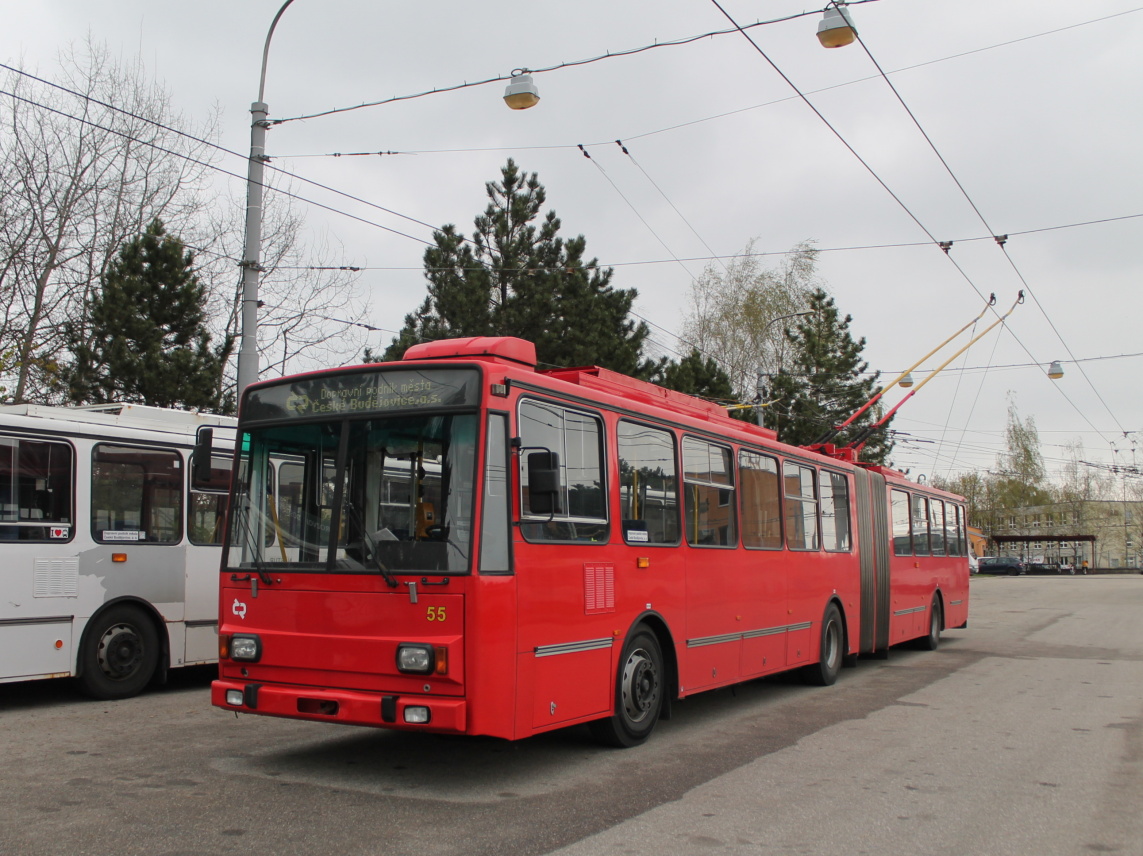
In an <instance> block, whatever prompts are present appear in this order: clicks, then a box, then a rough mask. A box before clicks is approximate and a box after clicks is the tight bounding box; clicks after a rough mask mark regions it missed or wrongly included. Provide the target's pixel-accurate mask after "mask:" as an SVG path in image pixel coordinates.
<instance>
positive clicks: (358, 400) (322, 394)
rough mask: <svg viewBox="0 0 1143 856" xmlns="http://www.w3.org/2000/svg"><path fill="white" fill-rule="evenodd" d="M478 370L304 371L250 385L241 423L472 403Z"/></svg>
mask: <svg viewBox="0 0 1143 856" xmlns="http://www.w3.org/2000/svg"><path fill="white" fill-rule="evenodd" d="M479 402H480V373H479V372H478V371H477V370H475V369H416V370H404V369H396V370H391V371H373V372H345V373H338V374H329V375H320V376H319V375H309V376H303V377H299V378H294V379H293V380H290V381H286V382H283V383H280V384H275V385H274V386H267V387H261V388H259V389H252V390H250V391H249V392H248V393H247V394H246V399H245V401H244V402H243V404H242V420H243V422H263V421H267V420H278V419H309V418H314V417H321V416H329V417H342V416H354V415H368V414H370V413H386V412H390V411H394V410H403V411H407V410H437V409H439V408H442V407H449V408H451V407H475V406H476V405H477V404H478V403H479Z"/></svg>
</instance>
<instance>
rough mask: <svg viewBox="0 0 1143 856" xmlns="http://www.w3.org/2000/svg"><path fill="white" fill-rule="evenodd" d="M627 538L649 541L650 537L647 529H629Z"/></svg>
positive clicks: (629, 539)
mask: <svg viewBox="0 0 1143 856" xmlns="http://www.w3.org/2000/svg"><path fill="white" fill-rule="evenodd" d="M627 540H628V541H649V540H650V539H649V538H648V536H647V530H646V529H628V530H627Z"/></svg>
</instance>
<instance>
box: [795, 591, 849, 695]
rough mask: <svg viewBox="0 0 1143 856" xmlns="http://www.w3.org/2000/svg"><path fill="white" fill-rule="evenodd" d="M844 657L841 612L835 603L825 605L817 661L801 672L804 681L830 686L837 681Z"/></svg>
mask: <svg viewBox="0 0 1143 856" xmlns="http://www.w3.org/2000/svg"><path fill="white" fill-rule="evenodd" d="M844 657H845V628H844V627H843V626H842V623H841V612H840V611H839V610H838V608H837V604H836V603H831V604H830V605H829V606H828V607H826V611H825V616H824V617H823V618H822V639H821V648H820V650H819V652H818V661H817V662H816V663H814V665H812V666H807V667H806V671H805V672H803V673H802V674H803V675H804V676H805V678H806V682H807V683H810V684H813V685H814V686H818V687H828V686H832V685H833V684H834V683H835V682H836V681H837V675H838V672H840V671H841V664H842V660H843V659H844Z"/></svg>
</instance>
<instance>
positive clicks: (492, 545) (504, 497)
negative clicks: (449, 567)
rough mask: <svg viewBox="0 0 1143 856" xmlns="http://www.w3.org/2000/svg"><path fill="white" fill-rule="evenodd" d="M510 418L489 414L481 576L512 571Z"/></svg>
mask: <svg viewBox="0 0 1143 856" xmlns="http://www.w3.org/2000/svg"><path fill="white" fill-rule="evenodd" d="M511 496H512V494H511V492H510V491H509V490H508V414H506V413H490V414H488V443H487V446H486V447H485V454H484V511H483V518H482V519H481V521H480V572H481V573H507V572H508V571H510V570H512V565H511V561H510V555H511V554H510V551H509V541H510V535H509V525H510V517H509V514H510V512H509V509H508V500H509V498H510V497H511Z"/></svg>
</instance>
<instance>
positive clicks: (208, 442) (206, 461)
mask: <svg viewBox="0 0 1143 856" xmlns="http://www.w3.org/2000/svg"><path fill="white" fill-rule="evenodd" d="M213 452H214V429H213V428H199V429H198V435H197V436H196V437H195V443H194V452H192V453H191V487H197V488H201V487H208V486H210V465H211V455H212V454H213Z"/></svg>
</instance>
